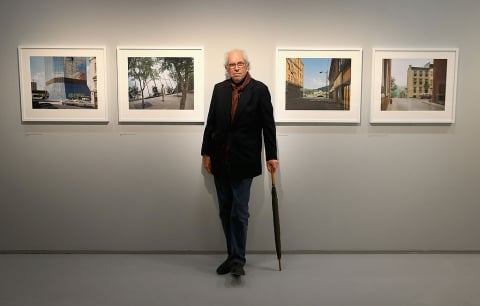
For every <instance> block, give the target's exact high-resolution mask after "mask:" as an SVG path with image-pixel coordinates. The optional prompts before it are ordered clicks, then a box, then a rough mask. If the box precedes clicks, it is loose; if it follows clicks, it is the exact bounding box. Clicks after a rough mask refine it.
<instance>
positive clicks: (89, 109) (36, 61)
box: [18, 46, 108, 122]
mask: <svg viewBox="0 0 480 306" xmlns="http://www.w3.org/2000/svg"><path fill="white" fill-rule="evenodd" d="M18 57H19V72H20V96H21V110H22V121H104V122H105V121H108V118H107V116H108V113H107V98H106V88H105V86H106V75H105V48H49V47H46V48H38V47H23V46H20V47H18Z"/></svg>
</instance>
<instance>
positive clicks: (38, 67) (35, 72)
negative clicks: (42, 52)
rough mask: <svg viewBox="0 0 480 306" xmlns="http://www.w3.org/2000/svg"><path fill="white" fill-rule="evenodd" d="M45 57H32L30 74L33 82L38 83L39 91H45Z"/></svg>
mask: <svg viewBox="0 0 480 306" xmlns="http://www.w3.org/2000/svg"><path fill="white" fill-rule="evenodd" d="M44 58H45V57H43V56H32V57H30V73H31V78H32V82H36V83H37V89H39V90H43V89H45V60H44Z"/></svg>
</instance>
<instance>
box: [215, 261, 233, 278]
mask: <svg viewBox="0 0 480 306" xmlns="http://www.w3.org/2000/svg"><path fill="white" fill-rule="evenodd" d="M232 267H233V263H231V262H229V261H228V260H225V261H224V262H223V263H222V264H221V265H219V266H218V268H217V274H218V275H225V274H227V273H230V271H231V270H232Z"/></svg>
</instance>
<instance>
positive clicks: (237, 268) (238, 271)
mask: <svg viewBox="0 0 480 306" xmlns="http://www.w3.org/2000/svg"><path fill="white" fill-rule="evenodd" d="M231 273H232V275H233V276H235V277H240V276H242V275H245V270H244V269H243V265H241V264H235V265H233V267H232V269H231Z"/></svg>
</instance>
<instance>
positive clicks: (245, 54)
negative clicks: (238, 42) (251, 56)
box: [225, 49, 250, 66]
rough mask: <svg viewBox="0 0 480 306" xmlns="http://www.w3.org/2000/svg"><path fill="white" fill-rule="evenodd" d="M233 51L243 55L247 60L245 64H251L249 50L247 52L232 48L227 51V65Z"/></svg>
mask: <svg viewBox="0 0 480 306" xmlns="http://www.w3.org/2000/svg"><path fill="white" fill-rule="evenodd" d="M232 52H240V53H241V54H242V56H243V59H244V60H245V64H250V61H249V60H248V55H247V52H245V51H244V50H241V49H232V50H230V51H228V52H227V53H225V66H227V65H228V56H229V55H230V53H232Z"/></svg>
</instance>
